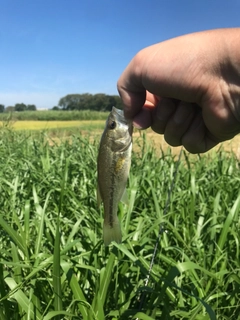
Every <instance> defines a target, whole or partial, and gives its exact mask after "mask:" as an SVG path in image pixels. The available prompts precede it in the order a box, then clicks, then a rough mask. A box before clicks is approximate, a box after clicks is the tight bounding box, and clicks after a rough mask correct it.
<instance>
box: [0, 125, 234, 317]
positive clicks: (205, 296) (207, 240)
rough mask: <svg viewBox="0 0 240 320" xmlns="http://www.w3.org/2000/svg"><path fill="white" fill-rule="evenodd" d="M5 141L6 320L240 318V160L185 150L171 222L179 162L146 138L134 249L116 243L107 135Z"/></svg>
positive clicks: (131, 211)
mask: <svg viewBox="0 0 240 320" xmlns="http://www.w3.org/2000/svg"><path fill="white" fill-rule="evenodd" d="M0 135H1V139H0V144H1V148H0V155H1V163H2V164H1V167H0V195H1V196H0V208H1V209H0V210H1V215H0V226H1V228H0V252H1V256H0V319H1V320H2V319H3V320H5V319H6V320H9V319H11V320H15V319H24V320H30V319H44V320H48V319H70V320H71V319H84V320H91V319H96V320H104V319H109V320H110V319H111V320H114V319H122V320H123V319H124V320H125V319H143V320H153V319H161V320H163V319H164V320H166V319H197V320H205V319H232V320H236V319H238V318H239V314H240V255H239V229H240V215H239V208H240V192H239V182H240V173H239V162H238V160H237V158H236V156H235V155H234V154H228V153H224V152H223V151H219V152H218V153H214V152H213V153H211V154H208V155H205V156H195V157H190V156H189V155H188V154H186V153H184V154H183V156H182V159H181V162H180V165H179V170H178V173H177V175H176V181H175V186H174V189H173V192H172V196H171V199H170V205H169V208H168V210H167V213H166V215H163V212H164V208H165V206H166V201H167V197H168V190H169V188H170V185H171V182H172V180H173V175H174V171H175V168H176V161H177V157H176V156H174V155H173V154H172V153H171V152H170V151H164V152H160V150H158V151H156V150H154V149H153V148H152V147H151V146H150V145H149V144H148V143H147V142H146V139H145V137H144V136H143V137H140V138H139V139H135V141H134V145H135V148H134V150H135V152H134V153H133V160H132V168H131V174H130V179H129V184H128V194H129V205H128V206H126V205H123V204H120V205H119V216H120V218H121V225H122V231H123V243H122V244H120V245H117V244H112V245H111V246H110V247H107V248H105V247H104V246H103V242H102V222H103V217H102V208H101V209H100V210H99V208H97V204H96V158H97V148H98V142H99V137H97V138H96V140H95V141H93V142H92V139H91V141H90V140H89V138H88V137H87V136H86V135H82V134H81V133H80V132H78V131H76V132H75V133H74V134H72V136H71V141H70V140H69V139H63V140H62V142H61V141H59V140H58V143H55V142H54V139H52V134H50V132H48V131H39V132H21V131H14V130H11V129H9V128H2V129H1V130H0ZM50 140H51V144H50V143H49V141H50ZM196 157H197V161H196ZM163 223H164V229H163V230H164V232H163V234H162V235H161V237H160V241H159V245H158V249H157V254H156V258H155V261H154V265H153V269H152V272H151V275H150V278H149V282H148V284H147V286H146V285H145V283H146V278H147V277H148V271H149V268H150V263H151V259H152V255H153V251H154V246H155V243H156V241H157V237H158V232H159V227H160V225H161V224H163Z"/></svg>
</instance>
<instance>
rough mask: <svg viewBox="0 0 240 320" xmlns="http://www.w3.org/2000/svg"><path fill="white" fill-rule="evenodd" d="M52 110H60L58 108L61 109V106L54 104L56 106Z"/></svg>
mask: <svg viewBox="0 0 240 320" xmlns="http://www.w3.org/2000/svg"><path fill="white" fill-rule="evenodd" d="M52 110H56V111H58V110H60V108H59V107H58V106H54V107H53V108H52Z"/></svg>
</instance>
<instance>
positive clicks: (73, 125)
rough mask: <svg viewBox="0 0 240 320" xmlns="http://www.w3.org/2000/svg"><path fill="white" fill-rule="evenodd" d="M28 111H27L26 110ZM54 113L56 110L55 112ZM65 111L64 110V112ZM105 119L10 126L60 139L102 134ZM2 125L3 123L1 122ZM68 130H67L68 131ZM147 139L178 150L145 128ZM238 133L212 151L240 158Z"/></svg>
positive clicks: (26, 122)
mask: <svg viewBox="0 0 240 320" xmlns="http://www.w3.org/2000/svg"><path fill="white" fill-rule="evenodd" d="M28 113H29V112H28ZM55 113H56V112H55ZM65 113H66V112H65ZM104 125H105V120H76V121H74V120H72V121H69V120H65V121H59V120H50V121H44V120H42V121H38V120H35V121H34V120H25V121H23V120H22V121H12V122H10V127H11V128H13V129H14V130H26V131H27V130H45V131H46V132H47V131H50V135H51V136H52V138H53V136H55V139H59V138H60V140H61V138H62V137H65V138H66V137H69V136H71V134H72V132H75V133H78V132H82V133H85V134H88V135H89V134H90V135H91V136H99V135H101V134H102V131H103V129H104ZM2 126H4V123H3V124H2ZM68 131H69V132H68ZM146 132H147V140H148V142H149V143H151V144H152V145H154V146H156V147H157V148H159V147H161V148H163V149H164V150H166V149H169V148H170V149H171V152H172V153H173V154H178V153H179V151H180V149H181V148H180V147H179V148H171V147H170V146H169V145H168V144H167V143H166V142H165V140H164V137H163V136H162V135H159V134H156V133H155V132H153V131H152V130H151V129H148V130H146ZM139 136H141V132H140V131H138V130H135V132H134V138H137V137H139ZM239 146H240V135H238V136H236V137H235V138H234V139H232V140H230V141H226V142H224V143H221V144H219V145H218V146H217V147H215V149H214V151H217V150H218V149H219V148H220V149H224V150H226V151H233V152H234V153H235V154H236V155H237V157H238V158H240V147H239ZM210 153H211V152H210Z"/></svg>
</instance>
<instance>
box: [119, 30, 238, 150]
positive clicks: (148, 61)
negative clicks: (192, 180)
mask: <svg viewBox="0 0 240 320" xmlns="http://www.w3.org/2000/svg"><path fill="white" fill-rule="evenodd" d="M239 47H240V29H219V30H213V31H205V32H199V33H195V34H189V35H186V36H182V37H178V38H174V39H171V40H168V41H164V42H162V43H159V44H156V45H153V46H150V47H147V48H145V49H143V50H141V51H140V52H139V53H138V54H137V55H136V56H135V57H134V58H133V59H132V61H131V62H130V64H129V65H128V66H127V68H126V69H125V70H124V72H123V74H122V75H121V77H120V79H119V81H118V90H119V94H120V96H121V98H122V101H123V104H124V112H125V116H126V117H127V118H130V119H132V120H133V123H134V125H135V126H136V127H137V128H139V129H146V128H148V127H150V126H151V127H152V129H153V130H154V131H155V132H157V133H160V134H164V137H165V140H166V142H168V143H169V144H170V145H172V146H180V145H183V146H184V147H185V148H186V149H187V150H188V151H189V152H191V153H201V152H206V151H208V150H209V149H211V148H213V147H214V146H215V145H217V144H218V143H219V142H221V141H224V140H228V139H231V138H233V137H234V136H235V135H236V134H238V133H239V132H240V50H239Z"/></svg>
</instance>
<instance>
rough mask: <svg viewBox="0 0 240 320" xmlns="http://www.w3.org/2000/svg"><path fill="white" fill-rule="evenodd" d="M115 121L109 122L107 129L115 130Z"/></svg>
mask: <svg viewBox="0 0 240 320" xmlns="http://www.w3.org/2000/svg"><path fill="white" fill-rule="evenodd" d="M116 125H117V124H116V121H111V122H110V123H109V129H111V130H113V129H115V128H116Z"/></svg>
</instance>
